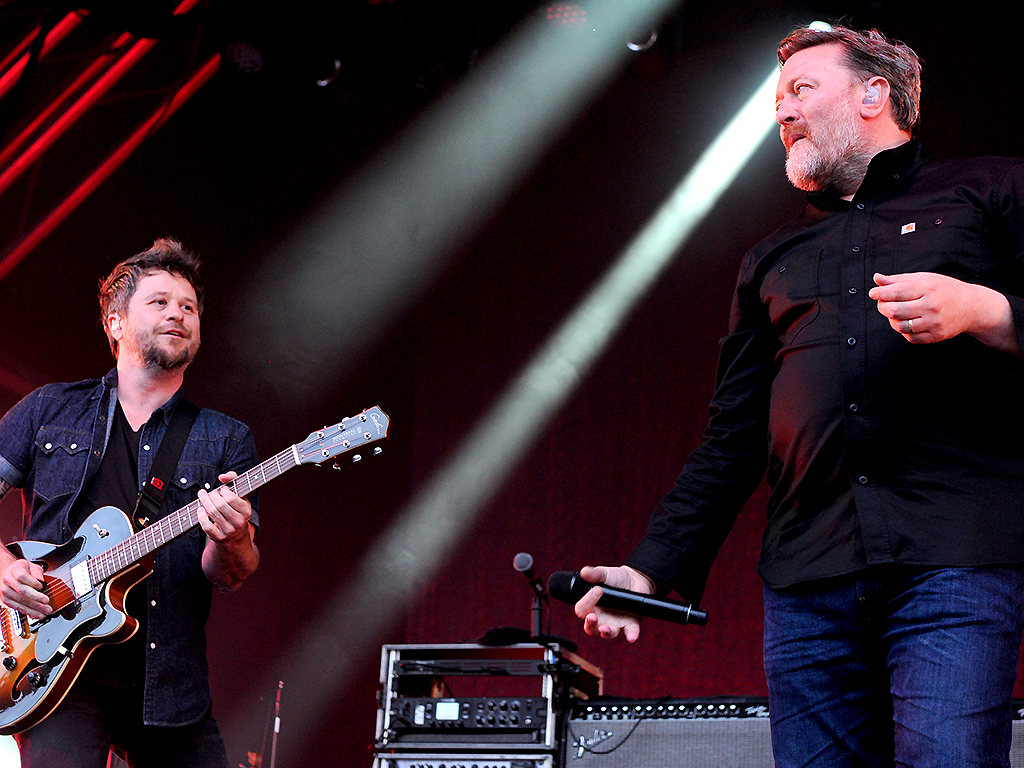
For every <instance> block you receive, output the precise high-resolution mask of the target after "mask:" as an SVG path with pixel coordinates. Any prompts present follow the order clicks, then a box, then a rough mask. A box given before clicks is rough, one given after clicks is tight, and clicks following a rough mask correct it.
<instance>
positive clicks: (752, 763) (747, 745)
mask: <svg viewBox="0 0 1024 768" xmlns="http://www.w3.org/2000/svg"><path fill="white" fill-rule="evenodd" d="M711 765H721V766H728V767H729V768H773V766H774V765H775V763H774V761H773V759H772V744H771V733H770V731H769V727H768V700H767V699H761V698H723V697H716V698H710V699H658V700H636V699H595V700H592V701H582V702H576V703H575V705H574V707H573V711H572V714H571V716H570V719H569V723H568V732H567V735H566V744H565V752H564V761H563V766H562V768H623V767H624V766H629V768H698V767H699V768H707V766H711ZM1010 766H1011V768H1024V700H1015V701H1014V717H1013V740H1012V743H1011V746H1010Z"/></svg>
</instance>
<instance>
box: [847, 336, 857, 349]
mask: <svg viewBox="0 0 1024 768" xmlns="http://www.w3.org/2000/svg"><path fill="white" fill-rule="evenodd" d="M846 343H847V344H849V345H850V346H851V347H852V346H853V345H855V344H856V343H857V340H856V339H855V338H853V336H851V337H850V338H848V339H847V340H846Z"/></svg>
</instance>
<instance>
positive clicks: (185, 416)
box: [132, 397, 199, 528]
mask: <svg viewBox="0 0 1024 768" xmlns="http://www.w3.org/2000/svg"><path fill="white" fill-rule="evenodd" d="M198 416H199V407H198V406H197V405H195V404H193V403H192V402H191V401H189V400H186V399H185V398H184V397H183V398H181V399H180V400H178V404H177V405H176V406H174V412H173V413H172V414H171V423H170V424H168V425H167V431H166V432H165V433H164V437H163V440H161V441H160V447H159V448H157V451H156V456H155V457H154V458H153V467H152V468H151V469H150V472H149V477H148V478H147V479H146V482H145V483H144V484H143V486H142V490H141V491H139V498H138V500H137V501H136V502H135V513H134V514H133V515H132V525H134V526H135V527H136V528H144V527H145V526H147V525H148V524H149V523H150V522H151V521H153V520H156V519H157V518H158V517H159V516H160V510H161V508H162V507H163V504H164V491H165V489H166V486H167V481H168V479H169V478H170V476H171V473H172V472H174V468H175V467H176V466H178V459H179V458H181V452H182V450H183V449H184V448H185V440H186V439H187V438H188V433H189V432H190V431H192V425H193V424H195V421H196V417H198Z"/></svg>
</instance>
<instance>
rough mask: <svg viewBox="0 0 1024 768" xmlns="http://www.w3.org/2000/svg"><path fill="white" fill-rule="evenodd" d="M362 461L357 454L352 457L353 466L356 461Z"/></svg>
mask: <svg viewBox="0 0 1024 768" xmlns="http://www.w3.org/2000/svg"><path fill="white" fill-rule="evenodd" d="M362 460H363V457H362V456H360V455H359V454H358V453H357V454H355V455H354V456H353V457H352V463H353V464H355V463H356V462H357V461H362Z"/></svg>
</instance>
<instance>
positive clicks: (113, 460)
mask: <svg viewBox="0 0 1024 768" xmlns="http://www.w3.org/2000/svg"><path fill="white" fill-rule="evenodd" d="M140 434H141V430H139V432H135V431H133V430H132V428H131V425H130V424H129V423H128V419H127V418H126V417H125V415H124V411H122V410H121V404H120V403H117V405H116V407H115V408H114V421H113V423H112V424H111V427H110V439H109V440H108V442H107V449H106V451H105V453H104V454H103V460H102V462H100V466H99V469H98V470H97V471H96V474H95V476H94V477H93V478H92V480H91V481H90V482H89V483H88V484H87V485H86V486H85V488H83V489H82V493H81V494H79V496H78V498H77V499H76V500H75V504H74V506H73V507H72V508H71V512H70V513H69V522H70V524H71V528H72V529H73V530H75V531H77V530H78V528H79V527H80V526H81V525H82V523H83V522H85V519H86V518H87V517H88V516H89V515H91V514H92V513H93V512H95V511H96V510H97V509H99V508H100V507H117V508H118V509H120V510H121V511H122V512H124V513H125V514H126V515H128V516H129V517H131V516H132V513H133V512H134V510H135V505H136V503H137V500H138V495H139V481H138V476H139V470H138V458H137V457H138V455H139V437H140ZM125 610H126V611H127V612H128V615H129V616H131V617H132V618H133V619H135V620H136V621H138V622H139V628H138V630H137V631H136V632H135V634H134V635H132V636H131V637H130V638H129V639H128V640H126V641H124V642H123V643H117V644H114V645H101V646H100V647H98V648H97V649H96V650H95V651H93V654H92V656H90V657H89V661H88V663H87V664H86V665H85V669H84V670H83V671H82V675H81V677H80V678H79V679H80V681H83V682H85V681H92V682H96V683H101V684H103V685H109V686H112V687H115V688H122V689H125V690H128V689H136V690H137V691H138V693H140V694H141V691H142V684H143V679H144V675H143V673H144V669H145V638H146V580H143V581H142V582H141V583H139V584H136V585H135V586H134V587H132V589H131V590H129V592H128V596H127V597H126V598H125Z"/></svg>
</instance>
